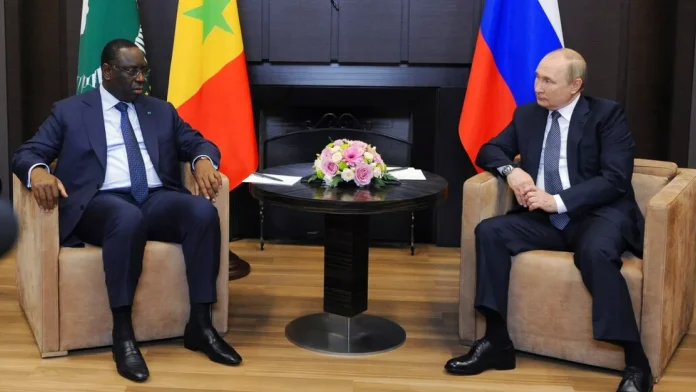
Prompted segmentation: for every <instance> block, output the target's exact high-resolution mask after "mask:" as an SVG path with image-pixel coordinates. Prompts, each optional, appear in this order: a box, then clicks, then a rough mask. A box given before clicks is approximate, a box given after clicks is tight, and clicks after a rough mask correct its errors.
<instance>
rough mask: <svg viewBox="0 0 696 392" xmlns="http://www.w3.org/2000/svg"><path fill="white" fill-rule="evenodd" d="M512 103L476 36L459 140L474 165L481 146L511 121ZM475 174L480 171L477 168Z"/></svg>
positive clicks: (490, 54) (504, 84)
mask: <svg viewBox="0 0 696 392" xmlns="http://www.w3.org/2000/svg"><path fill="white" fill-rule="evenodd" d="M516 106H517V105H516V103H515V99H514V98H513V96H512V93H511V92H510V88H508V86H507V84H506V83H505V80H504V79H503V77H502V76H501V75H500V72H499V71H498V68H497V66H496V65H495V60H494V59H493V54H492V53H491V50H490V48H489V47H488V44H487V43H486V41H485V40H484V39H483V36H482V35H481V32H479V35H478V38H477V40H476V50H475V53H474V60H473V63H472V66H471V74H470V75H469V83H468V86H467V89H466V96H465V98H464V105H463V108H462V115H461V118H460V120H459V138H460V139H461V141H462V145H463V146H464V149H465V150H466V153H467V154H468V155H469V159H471V162H472V163H474V162H475V161H476V155H477V154H478V152H479V150H480V149H481V146H483V145H484V144H485V143H487V142H488V141H489V140H490V139H491V138H493V137H495V136H496V135H498V134H499V133H500V131H502V130H503V128H505V127H506V126H507V125H508V124H509V123H510V120H511V119H512V114H513V112H514V111H515V108H516ZM476 170H477V171H478V172H481V171H482V170H481V169H480V168H479V167H476Z"/></svg>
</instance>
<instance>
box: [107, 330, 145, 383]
mask: <svg viewBox="0 0 696 392" xmlns="http://www.w3.org/2000/svg"><path fill="white" fill-rule="evenodd" d="M111 352H112V353H113V357H114V361H115V362H116V370H117V371H118V374H120V375H121V376H122V377H125V378H127V379H129V380H131V381H136V382H143V381H145V380H147V379H148V377H150V371H149V370H148V369H147V364H146V363H145V359H144V358H143V356H142V354H141V353H140V349H138V346H137V344H136V343H135V340H132V339H127V340H122V341H115V342H114V344H113V346H112V348H111Z"/></svg>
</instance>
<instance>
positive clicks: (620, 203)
mask: <svg viewBox="0 0 696 392" xmlns="http://www.w3.org/2000/svg"><path fill="white" fill-rule="evenodd" d="M548 113H549V112H548V110H547V109H545V108H543V107H541V106H539V105H538V104H537V103H536V102H532V103H528V104H525V105H522V106H519V107H518V108H517V109H516V110H515V113H514V115H513V119H512V121H511V122H510V124H509V125H508V126H507V127H506V128H505V129H504V130H503V131H502V132H501V133H500V134H499V135H498V136H496V137H494V138H493V139H491V141H490V142H488V143H486V144H485V145H484V146H483V147H482V148H481V150H480V151H479V154H478V156H477V157H476V165H477V166H479V167H480V168H482V169H484V170H486V171H489V172H491V173H493V174H494V175H496V176H499V177H500V176H501V175H500V173H499V172H498V169H497V168H498V167H500V166H505V165H509V164H512V163H513V159H514V158H515V157H516V156H517V155H518V154H519V155H520V159H521V161H520V168H521V169H522V170H524V171H525V172H527V173H528V174H529V175H530V176H531V177H532V178H533V179H534V182H535V183H536V178H537V174H538V170H539V161H540V159H541V148H542V143H543V141H544V132H545V129H546V121H547V117H548ZM634 147H635V143H634V141H633V136H632V135H631V133H630V132H629V130H628V126H627V124H626V116H625V115H624V112H623V109H622V108H621V107H620V106H619V104H618V103H616V102H614V101H610V100H607V99H601V98H593V97H589V96H585V95H582V96H581V97H580V99H579V100H578V103H577V105H576V106H575V109H574V111H573V115H572V117H571V120H570V126H569V128H568V145H567V157H568V175H569V177H570V185H571V187H570V188H568V189H566V190H564V191H562V192H560V193H559V195H560V196H561V198H562V199H563V203H564V204H565V205H566V208H567V209H568V215H569V216H570V218H571V219H579V218H581V217H583V216H587V215H588V214H589V215H593V216H600V217H603V218H606V219H607V221H609V222H611V224H613V225H615V226H616V227H617V228H618V229H619V230H620V232H621V233H622V235H623V236H624V238H625V239H626V241H627V242H628V245H629V247H630V250H631V251H632V252H634V253H635V254H636V255H637V256H639V257H641V256H642V253H643V234H644V227H645V220H644V218H643V215H642V213H641V212H640V208H639V207H638V204H637V203H636V199H635V195H634V193H633V186H632V185H631V179H632V177H633V166H634V154H633V150H634ZM522 209H523V207H521V206H517V207H516V208H515V209H514V210H513V211H512V212H517V211H520V210H522Z"/></svg>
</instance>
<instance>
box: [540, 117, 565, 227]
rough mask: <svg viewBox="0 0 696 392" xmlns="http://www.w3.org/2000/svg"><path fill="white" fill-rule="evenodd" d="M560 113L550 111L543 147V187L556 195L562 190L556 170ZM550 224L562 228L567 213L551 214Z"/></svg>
mask: <svg viewBox="0 0 696 392" xmlns="http://www.w3.org/2000/svg"><path fill="white" fill-rule="evenodd" d="M560 116H561V114H560V113H558V112H557V111H555V110H554V111H553V112H551V129H550V130H549V135H548V136H547V137H546V147H545V148H544V188H545V190H546V193H548V194H550V195H556V194H558V193H560V192H561V191H562V190H563V184H562V183H561V175H560V174H559V172H558V165H559V163H560V160H561V126H560V125H558V117H560ZM549 218H550V219H551V224H552V225H554V226H555V227H556V228H558V229H559V230H563V229H564V228H565V227H566V225H567V224H568V222H570V218H569V217H568V214H565V213H564V214H551V216H550V217H549Z"/></svg>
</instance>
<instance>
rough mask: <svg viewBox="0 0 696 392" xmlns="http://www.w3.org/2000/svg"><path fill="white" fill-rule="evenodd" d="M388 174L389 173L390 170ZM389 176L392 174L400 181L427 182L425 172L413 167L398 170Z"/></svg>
mask: <svg viewBox="0 0 696 392" xmlns="http://www.w3.org/2000/svg"><path fill="white" fill-rule="evenodd" d="M387 173H389V171H388V169H387ZM389 174H391V175H392V176H394V177H395V178H396V179H398V180H420V181H424V180H425V175H424V174H423V171H422V170H420V169H414V168H412V167H409V168H408V169H403V170H397V171H395V172H392V173H389Z"/></svg>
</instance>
